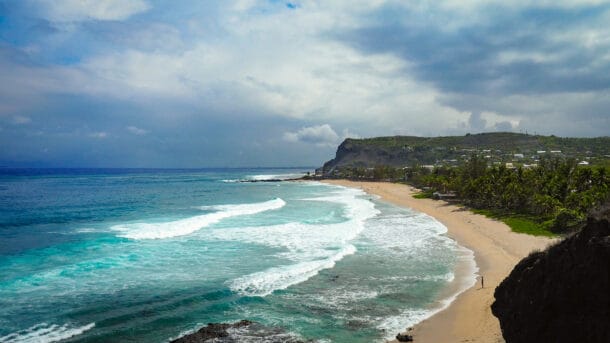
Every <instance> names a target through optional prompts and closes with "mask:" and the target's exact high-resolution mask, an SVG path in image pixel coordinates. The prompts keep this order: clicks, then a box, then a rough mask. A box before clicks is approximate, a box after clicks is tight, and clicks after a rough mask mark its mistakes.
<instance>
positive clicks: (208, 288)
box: [0, 169, 460, 343]
mask: <svg viewBox="0 0 610 343" xmlns="http://www.w3.org/2000/svg"><path fill="white" fill-rule="evenodd" d="M302 172H303V170H302V169H296V170H289V169H279V170H260V169H253V170H248V169H241V170H0V173H1V174H0V205H1V206H0V271H1V272H0V342H2V343H4V342H54V341H62V340H63V341H78V342H81V341H82V342H166V341H168V340H169V339H171V338H176V337H178V336H180V335H181V334H184V333H186V332H189V331H191V330H194V329H196V328H198V327H200V326H202V325H205V324H207V323H209V322H233V321H237V320H241V319H249V320H253V321H256V322H259V323H261V324H262V325H264V326H265V327H267V328H269V330H270V334H271V333H272V332H281V335H284V336H282V337H286V335H289V336H292V337H297V338H300V339H306V340H314V341H320V342H348V341H349V342H373V341H383V339H384V338H387V337H392V336H394V335H395V334H396V333H397V332H398V331H400V330H402V329H404V328H405V327H407V326H410V325H412V324H414V323H416V322H418V321H420V320H421V319H422V318H425V317H426V316H427V315H428V314H429V313H430V306H431V304H433V303H434V302H435V301H436V300H438V299H437V298H438V297H439V292H440V291H441V290H442V289H443V287H444V286H446V285H447V283H448V282H449V281H451V280H452V279H453V274H452V270H453V268H454V266H455V264H456V262H457V257H456V256H458V252H459V250H460V247H458V246H457V245H456V244H455V242H453V241H452V240H450V239H448V238H447V237H445V236H444V235H443V233H444V232H445V231H446V229H445V228H444V227H443V226H442V225H441V224H440V223H438V222H436V221H435V220H434V219H432V218H430V217H428V216H425V215H422V214H419V213H416V212H412V211H409V210H407V209H402V208H398V207H395V206H392V205H389V204H386V203H383V202H381V201H379V200H377V199H375V198H373V197H372V196H370V195H366V194H364V193H362V192H361V191H359V190H355V189H348V188H343V187H338V186H329V185H324V184H320V183H313V182H261V183H249V182H247V183H244V182H237V181H239V180H251V179H265V178H288V177H291V176H294V175H298V174H301V173H302ZM240 334H242V335H243V336H242V338H240V337H239V335H240ZM235 335H237V336H236V337H237V339H238V340H240V341H248V340H247V339H245V338H243V337H245V336H247V333H239V332H236V333H235ZM278 337H280V336H278ZM281 340H282V339H281V338H278V339H277V341H281Z"/></svg>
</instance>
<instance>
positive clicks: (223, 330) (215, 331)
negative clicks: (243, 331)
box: [171, 320, 252, 343]
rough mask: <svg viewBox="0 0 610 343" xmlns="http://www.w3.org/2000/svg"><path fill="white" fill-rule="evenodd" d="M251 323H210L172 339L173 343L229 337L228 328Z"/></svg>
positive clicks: (197, 341) (196, 342)
mask: <svg viewBox="0 0 610 343" xmlns="http://www.w3.org/2000/svg"><path fill="white" fill-rule="evenodd" d="M251 324H252V322H251V321H249V320H242V321H240V322H237V323H233V324H223V323H210V324H208V325H207V326H204V327H202V328H201V329H199V330H198V331H197V332H194V333H192V334H189V335H185V336H182V337H180V338H178V339H175V340H173V341H171V343H201V342H205V341H207V340H210V339H214V338H221V337H227V336H229V333H228V332H227V330H228V329H230V328H240V327H244V326H248V325H251Z"/></svg>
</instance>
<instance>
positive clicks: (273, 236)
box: [210, 188, 379, 296]
mask: <svg viewBox="0 0 610 343" xmlns="http://www.w3.org/2000/svg"><path fill="white" fill-rule="evenodd" d="M361 194H363V193H362V192H361V191H358V190H353V189H348V188H343V189H340V190H339V192H337V193H336V194H335V195H333V196H329V197H323V198H314V199H309V200H316V201H328V202H335V203H341V204H343V205H344V217H345V218H346V221H344V222H340V223H334V224H327V225H312V224H304V223H297V222H292V223H288V224H282V225H274V226H261V227H245V228H235V229H231V230H214V231H213V232H210V236H211V238H212V239H219V240H237V241H242V242H249V243H255V244H263V245H267V246H273V247H280V248H284V249H285V251H284V252H282V253H280V257H283V258H287V259H290V260H292V261H295V262H296V263H295V264H291V265H285V266H281V267H275V268H270V269H267V270H264V271H260V272H256V273H252V274H249V275H245V276H242V277H240V278H237V279H235V280H233V281H232V282H230V284H229V287H230V288H231V289H232V290H234V291H236V292H239V293H241V294H244V295H256V296H266V295H269V294H271V293H272V292H273V291H275V290H279V289H285V288H287V287H289V286H292V285H295V284H298V283H301V282H303V281H306V280H308V279H309V278H311V277H312V276H314V275H317V274H318V273H319V272H320V271H321V270H323V269H328V268H333V267H334V266H335V263H336V262H338V261H340V260H341V259H343V258H344V257H345V256H347V255H350V254H353V253H354V252H355V251H356V248H355V246H354V245H353V244H351V243H350V242H351V241H352V240H354V239H355V238H356V237H358V235H359V234H360V233H361V232H362V231H363V230H364V227H365V225H364V223H365V221H366V220H367V219H369V218H372V217H374V216H375V215H377V214H378V213H379V211H378V210H377V209H375V205H374V204H373V203H372V202H371V201H369V200H366V199H362V198H360V197H359V195H361Z"/></svg>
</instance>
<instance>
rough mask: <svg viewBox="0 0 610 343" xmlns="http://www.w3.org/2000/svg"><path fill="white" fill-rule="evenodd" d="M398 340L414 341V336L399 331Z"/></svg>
mask: <svg viewBox="0 0 610 343" xmlns="http://www.w3.org/2000/svg"><path fill="white" fill-rule="evenodd" d="M396 340H397V341H399V342H413V336H411V335H405V334H402V333H399V334H398V335H396Z"/></svg>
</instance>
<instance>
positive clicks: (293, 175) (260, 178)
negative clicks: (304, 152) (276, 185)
mask: <svg viewBox="0 0 610 343" xmlns="http://www.w3.org/2000/svg"><path fill="white" fill-rule="evenodd" d="M303 175H305V173H290V174H262V175H249V176H247V177H246V179H247V180H254V181H268V180H289V179H296V178H299V177H302V176H303Z"/></svg>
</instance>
